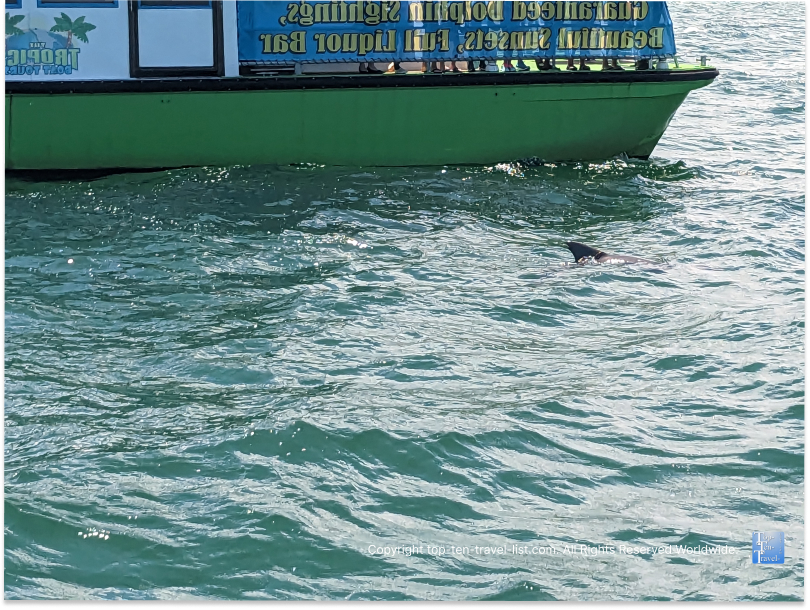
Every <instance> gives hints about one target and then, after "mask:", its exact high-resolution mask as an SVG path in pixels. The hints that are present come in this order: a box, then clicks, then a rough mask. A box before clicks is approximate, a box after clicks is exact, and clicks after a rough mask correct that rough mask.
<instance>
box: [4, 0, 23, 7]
mask: <svg viewBox="0 0 810 610" xmlns="http://www.w3.org/2000/svg"><path fill="white" fill-rule="evenodd" d="M6 8H22V0H6Z"/></svg>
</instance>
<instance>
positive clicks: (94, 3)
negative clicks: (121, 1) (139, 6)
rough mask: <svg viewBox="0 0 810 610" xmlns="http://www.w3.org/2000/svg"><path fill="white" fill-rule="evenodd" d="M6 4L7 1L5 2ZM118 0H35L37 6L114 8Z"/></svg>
mask: <svg viewBox="0 0 810 610" xmlns="http://www.w3.org/2000/svg"><path fill="white" fill-rule="evenodd" d="M6 6H8V2H6ZM117 6H118V0H37V8H115V7H117Z"/></svg>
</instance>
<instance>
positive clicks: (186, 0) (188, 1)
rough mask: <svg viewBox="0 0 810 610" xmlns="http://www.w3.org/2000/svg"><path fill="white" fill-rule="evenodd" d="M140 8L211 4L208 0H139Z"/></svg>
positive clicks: (185, 6) (205, 6) (205, 5)
mask: <svg viewBox="0 0 810 610" xmlns="http://www.w3.org/2000/svg"><path fill="white" fill-rule="evenodd" d="M138 5H139V6H140V7H141V8H200V7H203V8H207V7H210V6H211V2H210V1H209V0H141V1H140V2H138Z"/></svg>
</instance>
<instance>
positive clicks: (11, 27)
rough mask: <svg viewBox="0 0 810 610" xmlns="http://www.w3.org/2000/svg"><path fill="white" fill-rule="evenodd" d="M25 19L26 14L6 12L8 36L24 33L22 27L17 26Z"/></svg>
mask: <svg viewBox="0 0 810 610" xmlns="http://www.w3.org/2000/svg"><path fill="white" fill-rule="evenodd" d="M23 19H25V15H14V16H13V17H12V16H11V13H6V38H8V37H9V36H19V35H20V34H24V33H25V32H23V31H22V30H21V29H20V28H18V27H17V24H18V23H19V22H20V21H22V20H23Z"/></svg>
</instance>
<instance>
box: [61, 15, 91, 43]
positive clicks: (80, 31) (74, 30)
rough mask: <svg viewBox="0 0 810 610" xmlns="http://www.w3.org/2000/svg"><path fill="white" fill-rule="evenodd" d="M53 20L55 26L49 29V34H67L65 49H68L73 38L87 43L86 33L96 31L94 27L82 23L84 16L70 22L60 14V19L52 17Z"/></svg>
mask: <svg viewBox="0 0 810 610" xmlns="http://www.w3.org/2000/svg"><path fill="white" fill-rule="evenodd" d="M53 20H54V21H55V22H56V25H55V26H53V27H52V28H51V32H67V43H66V44H65V48H66V49H69V48H70V45H71V43H72V42H73V37H74V36H75V37H76V38H78V39H79V40H81V41H82V42H85V43H86V42H89V41H88V40H87V32H89V31H90V30H95V29H96V26H94V25H93V24H92V23H86V22H85V21H84V15H82V16H81V17H78V18H77V19H76V21H71V20H70V17H68V16H67V15H65V14H64V13H62V16H61V17H54V18H53Z"/></svg>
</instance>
